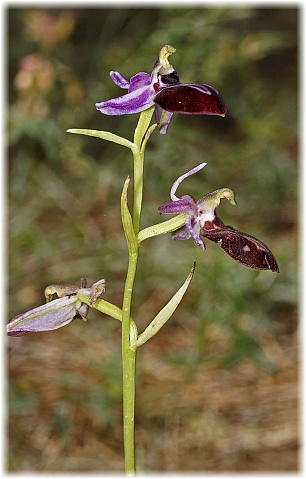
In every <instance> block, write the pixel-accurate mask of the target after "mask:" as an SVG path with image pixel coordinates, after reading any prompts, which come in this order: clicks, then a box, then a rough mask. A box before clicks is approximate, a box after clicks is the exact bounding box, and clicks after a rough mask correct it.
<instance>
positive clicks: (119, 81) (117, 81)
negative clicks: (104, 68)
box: [109, 71, 130, 90]
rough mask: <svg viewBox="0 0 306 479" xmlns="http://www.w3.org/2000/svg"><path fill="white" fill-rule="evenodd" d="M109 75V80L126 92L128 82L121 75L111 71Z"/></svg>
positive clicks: (128, 86)
mask: <svg viewBox="0 0 306 479" xmlns="http://www.w3.org/2000/svg"><path fill="white" fill-rule="evenodd" d="M109 74H110V77H111V79H112V80H113V82H114V83H115V84H116V85H117V86H119V87H120V88H124V89H125V90H128V89H129V88H130V82H129V80H127V79H126V78H125V77H124V76H122V75H121V73H119V72H113V71H112V72H110V73H109Z"/></svg>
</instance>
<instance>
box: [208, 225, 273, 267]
mask: <svg viewBox="0 0 306 479" xmlns="http://www.w3.org/2000/svg"><path fill="white" fill-rule="evenodd" d="M201 235H202V236H204V238H207V239H209V240H211V241H213V242H214V243H219V245H220V247H221V248H222V249H223V251H225V253H227V254H228V255H229V256H230V257H231V258H233V259H234V260H235V261H237V262H238V263H241V264H243V265H245V266H248V267H249V268H254V269H262V270H270V271H273V272H275V273H278V272H279V269H278V265H277V262H276V260H275V258H274V256H273V254H272V253H271V251H270V250H269V248H268V247H267V246H266V245H264V244H263V243H262V242H261V241H259V240H258V239H256V238H254V237H253V236H250V235H248V234H246V233H241V232H240V231H236V230H235V229H233V228H231V227H230V226H225V225H224V227H223V228H222V229H212V230H206V229H204V228H203V229H201Z"/></svg>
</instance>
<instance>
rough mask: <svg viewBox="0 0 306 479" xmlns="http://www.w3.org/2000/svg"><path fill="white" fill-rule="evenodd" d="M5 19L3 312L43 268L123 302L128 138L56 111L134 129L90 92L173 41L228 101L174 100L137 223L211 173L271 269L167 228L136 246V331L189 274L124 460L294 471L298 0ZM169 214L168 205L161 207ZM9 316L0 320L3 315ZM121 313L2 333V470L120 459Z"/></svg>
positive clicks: (29, 13) (103, 92)
mask: <svg viewBox="0 0 306 479" xmlns="http://www.w3.org/2000/svg"><path fill="white" fill-rule="evenodd" d="M5 13H6V23H7V27H8V28H7V35H8V37H7V48H8V50H7V62H8V78H7V109H8V124H7V148H8V154H7V175H8V177H7V178H8V187H7V203H8V242H7V245H8V248H7V250H8V263H7V265H8V281H7V283H8V288H9V295H8V297H9V299H8V304H7V312H8V316H7V318H6V320H5V321H3V329H4V327H5V322H8V321H9V319H11V318H13V317H14V316H16V315H17V314H20V313H22V312H25V311H27V310H29V309H30V308H32V307H35V306H38V305H40V304H42V303H43V302H44V297H43V290H44V288H45V286H47V285H48V284H51V283H66V282H68V283H72V284H76V285H79V283H80V278H81V276H85V277H87V279H88V284H89V285H91V284H92V283H94V282H95V281H97V280H98V279H100V278H105V279H106V285H107V289H106V294H105V299H106V300H108V301H110V302H113V303H114V304H116V305H118V306H121V303H122V293H123V287H124V281H125V274H126V267H127V248H126V244H125V239H124V236H123V233H122V226H121V219H120V208H119V204H120V194H121V191H122V186H123V183H124V180H125V178H126V176H127V175H128V174H130V173H131V172H132V157H131V155H130V152H129V150H127V149H126V148H122V147H120V146H118V145H114V144H111V143H108V142H103V141H101V140H99V139H96V138H90V137H82V136H78V135H71V134H68V133H66V130H67V129H69V128H92V129H99V130H108V131H111V132H113V133H116V134H118V135H121V136H124V137H126V138H128V139H132V138H133V132H134V129H135V126H136V124H137V120H138V115H130V116H122V117H107V116H104V115H102V114H101V113H99V112H97V111H96V109H95V106H94V105H95V103H96V102H99V101H103V100H107V99H109V98H113V97H115V96H119V95H121V94H123V91H122V90H120V89H119V88H118V87H117V86H116V85H114V84H113V82H112V81H111V79H110V77H109V71H110V70H118V71H119V72H120V73H122V74H123V75H124V76H125V77H127V78H130V77H131V76H132V75H134V74H135V73H137V72H139V71H147V72H149V73H150V72H151V70H152V68H153V65H154V62H155V60H156V58H157V55H158V52H159V50H160V48H161V46H163V45H164V44H166V43H168V44H171V45H172V46H174V47H175V48H176V49H177V52H176V53H175V54H174V55H172V57H171V63H172V64H173V65H174V67H175V68H176V70H177V71H178V73H179V75H180V80H181V81H182V82H183V83H188V82H190V83H191V82H199V83H207V84H209V85H213V86H214V87H215V88H217V89H218V90H219V91H220V92H221V94H222V96H223V98H224V101H225V103H226V105H227V108H228V114H227V116H226V118H220V117H208V116H206V117H205V116H198V117H196V116H195V117H190V116H184V115H175V116H174V120H173V121H172V123H171V125H170V128H169V131H168V134H167V135H160V134H159V133H158V132H157V131H156V132H154V134H153V135H152V137H151V138H150V141H149V143H148V146H147V155H146V172H145V194H144V208H143V216H142V227H146V226H149V225H152V224H154V223H157V222H159V221H160V220H161V218H160V216H159V215H158V212H157V208H158V207H159V206H161V205H162V204H164V203H166V202H168V201H169V200H170V198H169V192H170V187H171V185H172V183H173V181H174V180H175V179H176V178H177V177H178V176H179V175H181V174H183V173H185V172H186V171H188V170H189V169H191V168H193V167H194V166H196V165H197V164H199V163H200V162H203V161H204V162H207V166H206V168H205V169H204V170H203V171H202V172H201V173H200V174H198V175H196V176H194V177H192V178H190V179H188V180H186V181H185V182H184V184H183V185H182V186H181V187H180V190H179V191H178V194H179V196H181V195H183V194H191V195H192V196H194V198H195V199H196V200H197V199H199V198H200V197H202V196H203V195H204V194H205V193H207V192H209V191H213V190H214V189H217V188H223V187H229V188H231V189H233V190H234V191H235V193H236V200H237V206H236V207H233V206H231V205H230V204H229V203H228V202H225V201H223V202H222V203H221V206H220V207H219V209H218V215H219V216H220V218H221V219H222V220H223V222H224V223H225V224H229V225H231V226H233V227H235V228H236V229H238V230H240V231H245V232H247V233H249V234H251V235H253V236H255V237H257V238H259V239H260V240H261V241H263V242H264V243H266V244H267V245H268V247H269V248H270V249H271V251H272V252H273V254H274V255H275V257H276V259H277V261H278V264H279V268H280V274H274V273H271V272H269V271H267V272H260V271H255V270H251V269H248V268H246V267H244V266H241V265H239V264H237V263H235V262H234V261H233V260H232V259H231V258H230V257H228V256H227V255H226V254H225V253H224V252H223V251H222V250H221V249H220V248H219V247H218V245H216V244H214V243H210V242H209V241H206V246H207V249H206V251H205V252H203V251H201V250H199V249H197V248H195V247H194V245H193V242H192V241H191V240H189V241H185V242H173V241H172V240H171V236H170V235H166V236H163V237H159V238H155V239H150V240H148V241H146V242H145V243H143V244H142V246H141V256H140V262H139V268H138V271H137V278H136V284H135V293H134V301H133V309H132V315H133V318H134V319H135V321H136V323H137V325H138V329H139V331H140V332H141V331H143V330H144V329H145V327H146V326H147V324H148V323H149V322H150V320H151V319H152V318H153V317H154V316H155V314H156V313H157V312H158V311H159V310H160V309H161V308H162V307H163V306H164V305H165V304H166V302H167V301H168V300H169V298H170V297H171V296H172V295H173V294H174V293H175V292H176V291H177V289H178V288H179V287H180V286H181V284H182V283H183V281H184V280H185V278H186V277H187V275H188V273H189V271H190V268H191V266H192V263H193V262H194V261H196V262H197V267H196V271H195V275H194V278H193V280H192V283H191V285H190V287H189V289H188V292H187V294H186V295H185V297H184V299H183V301H182V303H181V304H180V306H179V308H178V309H177V311H176V312H175V314H174V316H173V317H172V319H171V320H170V321H169V323H167V325H166V326H165V327H164V328H163V330H162V331H160V332H159V333H158V334H157V335H156V336H155V337H154V338H153V339H151V341H149V342H148V343H147V344H146V345H145V346H144V347H142V348H140V349H139V352H138V365H137V401H136V445H137V464H138V471H140V472H141V471H143V472H154V471H164V472H170V471H172V472H173V471H186V472H187V471H190V472H194V471H211V472H218V471H230V472H235V471H296V470H297V469H298V467H299V463H298V446H299V444H298V442H299V434H298V432H299V431H298V427H297V422H298V417H297V390H298V388H297V361H298V355H297V338H298V330H297V296H298V295H297V282H298V271H297V261H298V256H297V243H298V242H297V217H298V216H297V199H298V186H299V185H298V168H299V165H298V137H297V136H298V126H297V123H298V111H297V104H298V66H297V61H298V20H299V9H298V8H296V7H292V8H291V7H289V6H286V7H277V8H260V7H259V6H258V7H254V6H253V7H252V6H245V7H242V6H239V7H238V6H237V7H226V8H224V7H205V6H203V7H201V6H197V7H194V8H187V7H186V8H183V7H181V8H173V7H170V6H169V7H161V6H160V7H158V8H122V7H114V8H98V9H97V8H52V7H50V8H47V7H46V8H30V7H28V8H26V7H20V8H17V7H16V8H14V7H9V8H7V9H6V12H5ZM165 219H166V218H165ZM3 319H4V318H3ZM120 335H121V329H120V323H119V322H117V321H116V320H114V319H111V318H108V317H106V316H104V315H101V314H100V313H98V312H96V311H93V310H91V311H90V313H89V320H88V322H87V323H83V322H81V321H77V320H76V321H73V322H72V323H71V324H70V325H69V326H67V327H65V328H63V329H59V330H57V331H54V332H49V333H38V334H37V335H35V334H33V335H29V336H24V337H21V338H7V341H6V344H7V351H8V355H7V367H8V382H7V384H8V385H7V398H8V419H7V427H8V429H7V430H8V439H7V458H6V459H7V470H9V471H16V472H21V471H22V472H26V471H42V472H59V471H65V472H76V471H82V472H84V471H85V472H86V471H100V472H103V471H104V472H106V471H112V472H118V471H119V472H120V471H123V468H124V463H123V449H122V448H123V443H122V417H121V416H122V406H121V403H122V390H121V388H122V384H121V365H120V361H121V349H120V348H121V336H120Z"/></svg>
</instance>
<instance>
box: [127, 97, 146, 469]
mask: <svg viewBox="0 0 306 479" xmlns="http://www.w3.org/2000/svg"><path fill="white" fill-rule="evenodd" d="M153 112H154V107H152V108H150V109H149V110H146V111H144V112H142V113H141V115H140V118H139V121H138V124H137V127H136V130H135V135H134V144H135V145H136V148H133V149H132V152H133V157H134V201H133V229H134V232H135V235H137V233H138V232H139V229H140V216H141V207H142V197H143V165H144V148H142V141H143V138H144V136H145V133H146V131H147V129H148V127H149V124H150V121H151V118H152V115H153ZM123 214H125V221H126V215H127V212H125V213H123ZM125 233H126V237H127V242H128V246H129V265H128V272H127V276H126V282H125V288H124V296H123V306H122V373H123V439H124V460H125V472H126V474H127V475H129V476H131V475H134V474H135V473H136V464H135V361H136V348H131V347H130V345H131V338H130V325H131V305H132V297H133V287H134V280H135V275H136V269H137V261H138V251H139V246H138V245H137V247H136V248H135V244H134V245H133V244H131V235H128V234H127V231H125ZM129 238H130V243H129ZM134 239H135V236H134Z"/></svg>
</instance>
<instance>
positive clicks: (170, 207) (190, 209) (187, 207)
mask: <svg viewBox="0 0 306 479" xmlns="http://www.w3.org/2000/svg"><path fill="white" fill-rule="evenodd" d="M194 205H195V201H194V199H193V198H192V196H189V195H186V196H183V197H182V198H181V199H179V200H176V201H171V202H170V203H167V204H165V205H163V206H160V207H159V208H158V211H159V212H160V213H168V214H172V213H189V214H191V215H194V214H195V213H196V211H195V209H194Z"/></svg>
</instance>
